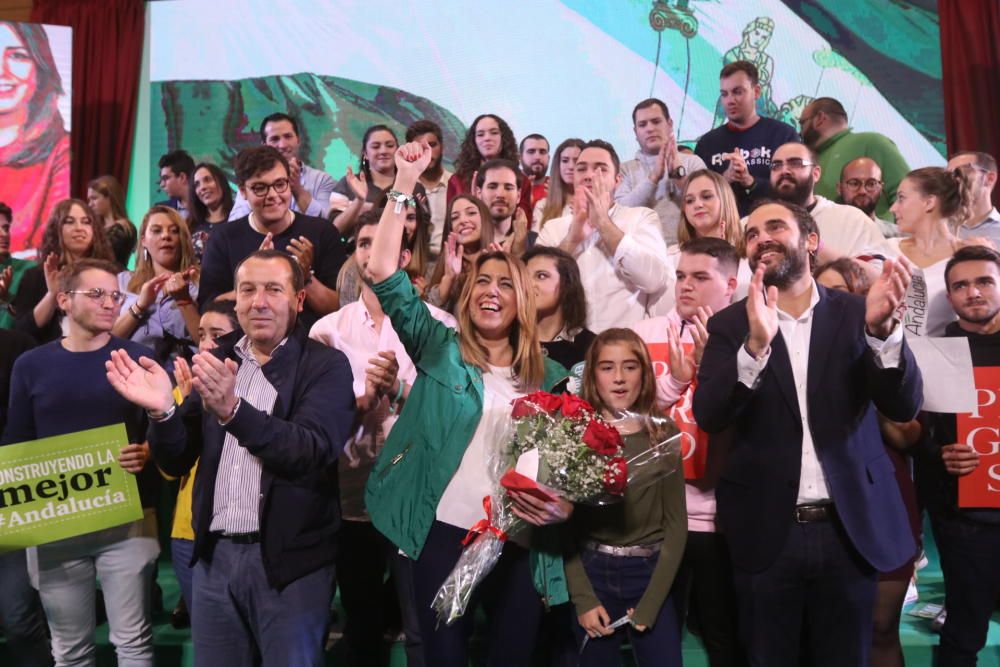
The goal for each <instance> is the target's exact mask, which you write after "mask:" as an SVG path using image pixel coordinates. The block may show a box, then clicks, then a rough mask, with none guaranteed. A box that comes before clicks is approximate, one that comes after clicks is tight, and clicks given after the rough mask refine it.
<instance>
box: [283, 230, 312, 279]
mask: <svg viewBox="0 0 1000 667" xmlns="http://www.w3.org/2000/svg"><path fill="white" fill-rule="evenodd" d="M288 252H289V253H291V255H292V257H294V258H295V259H296V261H297V262H298V263H299V266H300V267H302V273H303V275H305V276H306V277H308V276H309V272H310V271H312V264H313V258H314V256H315V250H314V246H313V243H312V241H310V240H309V239H307V238H306V237H304V236H300V237H299V238H297V239H292V240H291V241H289V242H288Z"/></svg>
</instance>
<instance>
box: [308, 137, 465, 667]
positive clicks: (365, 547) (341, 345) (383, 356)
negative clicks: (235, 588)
mask: <svg viewBox="0 0 1000 667" xmlns="http://www.w3.org/2000/svg"><path fill="white" fill-rule="evenodd" d="M432 150H433V149H432ZM381 217H382V209H376V210H373V211H368V212H366V213H362V214H361V216H360V217H359V218H358V226H357V227H356V228H355V234H356V236H355V239H356V249H355V251H354V261H355V263H356V264H357V265H358V269H359V270H360V272H361V276H362V277H363V278H364V281H362V283H361V298H360V299H358V300H357V301H354V302H352V303H349V304H347V305H346V306H344V307H343V308H341V309H340V310H338V311H337V312H335V313H330V314H329V315H327V316H326V317H324V318H323V319H321V320H320V321H318V322H317V323H316V324H314V325H313V327H312V329H311V330H310V331H309V337H310V338H312V339H313V340H317V341H319V342H320V343H323V344H324V345H327V346H329V347H332V348H334V349H337V350H340V351H341V352H343V353H344V354H345V355H347V360H348V361H349V362H350V364H351V371H352V373H353V374H354V398H355V401H356V402H357V419H356V420H355V428H354V430H353V431H352V432H351V434H350V436H349V438H348V440H347V444H346V445H345V446H344V452H343V453H342V454H341V456H340V458H339V461H338V466H337V468H338V477H339V484H340V509H341V515H342V520H343V523H342V524H341V527H340V541H339V545H338V549H337V574H338V579H337V581H338V585H339V586H340V599H341V602H342V603H343V605H344V611H345V613H346V615H347V624H346V626H345V628H344V637H345V640H346V642H347V647H348V651H349V654H350V655H349V658H348V662H349V664H352V665H363V666H367V665H379V664H380V657H379V656H380V653H381V646H382V633H383V632H384V630H385V621H386V612H388V611H389V609H386V605H385V596H384V595H382V594H381V591H382V582H383V580H384V579H385V570H386V565H387V564H389V565H390V566H391V569H392V572H393V575H394V578H395V580H396V585H397V588H398V589H399V598H400V606H401V607H402V611H403V614H402V618H403V630H404V632H405V634H406V653H407V661H408V663H407V664H409V665H420V664H422V663H423V660H422V658H423V656H422V646H421V643H420V636H419V635H420V628H419V623H418V621H417V616H416V611H415V610H414V609H412V603H410V602H409V600H410V595H409V593H408V591H409V590H411V589H410V587H411V586H412V583H410V578H409V570H410V565H409V561H408V560H407V559H406V558H405V557H403V556H400V555H398V554H395V555H392V554H391V550H390V549H389V543H388V541H386V539H385V538H384V537H382V535H381V534H380V533H379V532H378V531H377V530H376V529H375V527H374V526H373V525H372V523H371V517H369V516H368V511H367V510H366V509H365V484H366V483H367V482H368V475H369V473H370V472H371V470H372V466H373V465H374V464H375V459H376V458H377V457H378V454H379V452H380V451H381V450H382V445H383V443H384V442H385V439H386V437H388V435H389V431H390V430H391V429H392V426H393V424H395V422H396V419H397V417H398V415H399V412H400V410H402V408H403V405H405V403H406V397H407V396H408V395H409V393H410V388H411V387H412V386H413V383H414V381H415V380H416V379H417V369H416V367H415V366H414V365H413V361H412V360H411V359H410V357H409V356H408V355H407V354H406V349H405V348H404V347H403V344H402V343H401V342H400V340H399V336H398V335H397V334H396V332H395V330H394V329H393V328H392V322H390V321H389V318H387V317H386V316H385V313H384V312H383V311H382V306H381V305H380V304H379V301H378V298H377V297H376V296H375V293H374V292H373V291H372V289H371V287H369V286H368V284H369V282H370V281H371V275H370V273H369V272H368V259H369V257H370V256H371V248H372V240H373V239H374V238H375V229H376V227H377V226H378V221H379V218H381ZM404 244H405V239H404ZM409 262H410V251H409V250H407V249H406V247H405V245H404V247H402V248H401V249H400V254H399V268H401V269H404V268H406V265H407V264H409ZM425 305H426V307H427V309H428V310H429V311H430V313H431V315H432V316H433V317H434V318H435V319H437V320H438V321H440V322H443V323H444V324H445V325H447V326H449V327H451V328H452V329H455V328H456V327H457V324H456V322H455V318H454V317H452V316H451V315H450V314H449V313H447V312H445V311H443V310H441V309H440V308H436V307H434V306H432V305H430V304H425ZM390 559H391V560H390Z"/></svg>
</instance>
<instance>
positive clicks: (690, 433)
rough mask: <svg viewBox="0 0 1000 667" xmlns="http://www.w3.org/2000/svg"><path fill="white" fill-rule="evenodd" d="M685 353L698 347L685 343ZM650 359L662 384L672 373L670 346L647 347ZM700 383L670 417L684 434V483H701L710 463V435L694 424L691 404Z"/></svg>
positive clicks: (682, 450)
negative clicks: (687, 480)
mask: <svg viewBox="0 0 1000 667" xmlns="http://www.w3.org/2000/svg"><path fill="white" fill-rule="evenodd" d="M681 345H682V347H683V348H684V352H685V353H687V354H690V353H691V350H692V348H693V347H694V346H693V345H692V344H691V343H682V344H681ZM646 347H647V348H648V349H649V356H650V359H651V360H652V362H653V370H655V371H656V379H657V380H660V379H661V378H663V376H664V375H667V374H669V373H670V345H669V344H668V343H647V344H646ZM697 384H698V383H697V381H695V382H692V383H691V386H689V387H688V388H687V391H685V392H684V393H683V394H681V397H680V398H679V399H678V400H677V402H676V403H675V404H674V406H673V407H672V408H671V409H670V410H669V411H668V412H667V415H668V416H669V417H670V418H671V419H673V420H674V422H676V423H677V426H678V428H680V430H681V433H682V434H683V435H682V437H681V456H682V457H683V460H684V479H700V478H701V477H703V476H704V475H705V464H706V462H707V460H708V433H705V432H704V431H702V430H701V429H700V428H698V424H696V423H695V421H694V414H693V413H692V411H691V401H692V398H693V397H694V389H695V387H696V386H697Z"/></svg>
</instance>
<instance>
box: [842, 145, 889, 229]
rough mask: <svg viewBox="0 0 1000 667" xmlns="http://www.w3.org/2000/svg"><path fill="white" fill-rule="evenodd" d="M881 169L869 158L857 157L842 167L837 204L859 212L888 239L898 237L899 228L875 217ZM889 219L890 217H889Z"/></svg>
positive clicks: (883, 183)
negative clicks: (845, 205) (870, 220)
mask: <svg viewBox="0 0 1000 667" xmlns="http://www.w3.org/2000/svg"><path fill="white" fill-rule="evenodd" d="M884 185H885V182H884V181H883V180H882V168H881V167H880V166H878V163H877V162H875V160H873V159H871V158H869V157H859V158H856V159H854V160H851V161H850V162H848V163H847V164H845V165H844V168H843V169H842V170H841V171H840V181H838V182H837V194H838V195H840V197H839V198H838V199H837V203H839V204H847V205H848V206H853V207H854V208H856V209H858V210H860V211H861V212H862V213H864V214H865V215H867V216H868V217H869V218H871V219H872V221H873V222H874V223H875V224H876V225H878V228H879V231H881V232H882V235H883V236H885V237H886V238H887V239H888V238H893V237H896V236H900V233H899V226H898V225H897V224H896V223H895V222H893V221H892V220H891V219H889V218H887V219H884V220H883V219H882V218H879V217H877V216H876V215H875V209H876V208H877V206H878V201H879V199H880V198H881V197H882V188H883V186H884ZM890 218H891V216H890Z"/></svg>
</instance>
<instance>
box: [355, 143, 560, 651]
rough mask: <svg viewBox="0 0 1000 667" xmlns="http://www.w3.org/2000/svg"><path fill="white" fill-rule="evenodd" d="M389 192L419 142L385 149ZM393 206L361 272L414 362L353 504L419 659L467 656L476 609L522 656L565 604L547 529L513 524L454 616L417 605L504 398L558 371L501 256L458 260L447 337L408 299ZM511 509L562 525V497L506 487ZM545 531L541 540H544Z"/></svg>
mask: <svg viewBox="0 0 1000 667" xmlns="http://www.w3.org/2000/svg"><path fill="white" fill-rule="evenodd" d="M395 160H396V166H397V170H398V171H397V176H396V188H397V189H398V190H399V191H400V192H402V193H404V194H410V193H412V192H413V188H414V186H415V185H416V183H417V180H418V178H419V176H420V174H421V173H422V172H423V170H424V169H426V167H427V165H428V163H429V162H430V160H431V149H430V147H429V146H427V145H426V144H415V143H410V144H406V145H404V146H402V147H401V148H400V149H398V150H397V151H396V157H395ZM404 217H405V215H404V212H403V211H400V212H396V209H395V207H393V206H387V207H386V208H385V211H384V212H383V214H382V219H381V221H380V222H379V226H378V230H377V232H376V234H375V240H374V243H373V246H372V251H371V258H370V259H369V261H368V271H369V273H370V274H371V277H372V280H373V282H374V284H373V285H372V289H373V290H374V292H375V295H376V296H377V297H378V299H379V302H380V303H381V305H382V309H383V310H384V311H385V314H386V315H388V316H389V320H390V321H391V322H392V327H393V329H394V330H395V332H396V333H397V335H398V336H399V339H400V341H401V342H402V343H403V345H404V347H405V348H406V352H407V354H408V355H409V356H410V358H411V359H412V360H413V362H414V364H415V365H416V367H417V373H418V374H417V379H416V381H415V382H414V384H413V387H412V388H411V389H410V390H409V393H408V394H407V392H406V391H405V390H401V391H400V392H399V393H400V394H401V395H406V396H407V398H406V402H407V406H406V408H405V409H404V410H403V411H402V412H401V414H400V417H399V422H398V423H397V424H396V426H395V427H394V428H393V429H392V432H391V433H390V434H389V437H388V439H387V440H386V443H385V446H384V448H383V449H382V453H381V454H380V455H379V458H378V460H377V461H376V463H375V467H374V469H373V471H372V473H371V475H370V476H369V478H368V485H367V489H366V495H365V504H366V506H367V509H368V513H369V514H370V515H371V518H372V522H373V523H374V524H375V526H376V528H378V530H379V531H380V532H381V533H382V534H384V535H385V536H386V537H388V538H389V539H390V540H391V541H392V542H393V544H394V545H395V546H396V547H397V548H398V549H399V550H400V551H401V552H402V553H403V554H405V555H406V557H407V558H408V559H409V561H408V564H407V565H408V567H409V568H410V569H411V571H412V574H413V583H414V600H415V603H416V604H415V607H416V609H417V613H418V616H419V622H420V630H421V634H422V636H421V639H422V640H423V643H424V650H425V655H426V659H427V664H432V665H461V664H468V660H469V639H470V637H471V635H472V630H473V620H474V618H475V616H476V607H477V606H479V604H482V605H483V606H484V607H485V608H486V610H487V612H488V613H489V615H490V630H489V638H488V640H487V643H488V652H489V655H490V657H491V661H495V662H496V664H504V665H524V664H529V663H530V662H531V655H532V649H533V647H534V644H535V639H536V637H537V635H538V627H539V624H540V622H541V618H542V613H543V601H544V603H545V604H560V603H563V602H566V601H567V599H568V596H567V593H566V584H565V576H564V574H563V572H562V561H561V556H560V545H559V543H558V536H555V535H550V534H549V530H548V529H545V528H534V529H532V530H531V531H530V532H524V531H522V532H519V533H516V534H515V535H513V536H512V538H511V539H510V540H507V541H506V542H505V543H504V545H503V551H502V552H501V556H500V560H499V562H498V563H497V566H496V567H495V568H494V569H493V571H492V572H491V573H490V574H489V575H487V577H486V578H485V579H484V581H483V582H482V583H481V584H480V586H479V589H478V590H477V592H476V594H475V595H474V596H473V598H472V603H471V605H470V608H469V609H468V610H467V611H466V613H465V615H464V616H462V617H461V618H459V619H458V620H457V621H455V622H454V623H453V624H451V625H448V624H438V622H437V617H436V615H435V612H434V611H433V609H432V608H431V601H432V600H433V599H434V596H435V594H436V593H437V590H438V588H439V587H440V585H441V583H442V582H443V581H444V579H445V578H446V577H447V576H448V574H449V573H450V571H451V569H452V568H453V567H454V565H455V563H456V562H457V560H458V557H459V555H460V553H461V547H460V544H461V541H462V539H463V537H465V535H466V534H467V533H468V532H469V530H470V529H471V528H472V527H473V526H475V525H476V524H477V523H479V522H480V520H482V519H485V518H487V516H486V515H485V514H484V507H483V505H484V498H485V497H488V496H490V495H491V494H492V492H493V488H494V483H495V480H494V479H493V477H492V475H491V474H490V470H489V465H488V458H489V457H490V456H491V455H493V454H494V453H495V452H496V450H497V448H498V447H499V446H500V445H501V442H500V441H499V440H498V438H500V437H502V436H501V435H500V434H502V433H503V431H504V426H505V425H506V424H507V423H508V420H509V417H510V403H511V401H512V400H514V399H515V398H518V397H521V396H524V395H526V394H528V393H530V392H532V391H536V390H538V389H541V388H544V389H549V388H551V387H553V386H554V384H555V383H556V382H558V381H559V380H560V379H561V378H562V377H563V376H564V374H565V370H564V369H563V368H562V367H561V366H559V365H558V364H556V363H555V362H553V361H551V360H549V359H548V358H547V357H545V356H544V355H543V354H542V350H541V346H540V345H539V343H538V334H537V332H536V330H535V303H534V294H533V290H532V286H531V282H530V281H529V279H528V276H527V271H526V270H525V268H524V265H523V264H521V262H520V261H518V260H517V259H515V258H513V257H511V256H510V255H508V254H506V253H503V252H487V253H482V254H480V255H479V256H478V257H477V258H476V259H475V261H473V262H472V263H471V266H470V268H469V275H468V278H467V280H466V282H465V285H464V287H463V288H462V292H461V295H460V296H459V299H458V320H459V332H455V331H454V330H453V329H450V328H448V327H446V326H444V325H443V324H441V323H440V322H438V321H437V320H436V319H434V318H433V317H432V316H431V315H430V313H429V311H428V310H427V308H426V307H425V306H424V305H423V303H421V301H420V300H419V298H418V297H417V294H416V292H415V291H414V289H413V287H412V285H411V284H410V279H409V277H408V276H407V275H406V273H405V272H404V271H402V270H398V269H397V267H398V258H399V247H400V242H401V239H402V236H403V220H404ZM511 499H512V501H513V511H514V513H515V514H516V515H517V516H519V517H520V518H522V519H523V520H525V521H527V522H528V523H531V524H533V525H535V526H542V525H544V524H547V523H555V522H558V521H565V520H566V519H567V518H568V516H569V514H570V511H571V508H572V505H571V504H569V503H568V502H566V501H564V500H560V501H558V502H548V503H546V502H542V501H540V500H537V499H535V498H529V497H525V496H524V495H523V494H514V493H512V494H511ZM553 538H555V540H556V541H555V542H554V543H550V542H549V540H552V539H553Z"/></svg>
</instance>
